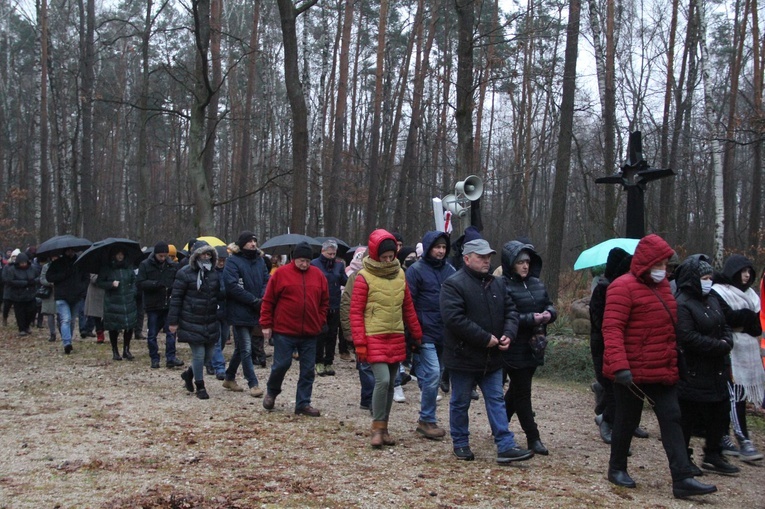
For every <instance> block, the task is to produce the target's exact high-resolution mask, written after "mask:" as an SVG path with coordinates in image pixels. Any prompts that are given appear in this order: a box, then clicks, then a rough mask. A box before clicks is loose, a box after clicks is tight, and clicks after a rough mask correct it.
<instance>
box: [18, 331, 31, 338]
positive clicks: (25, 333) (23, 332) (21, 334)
mask: <svg viewBox="0 0 765 509" xmlns="http://www.w3.org/2000/svg"><path fill="white" fill-rule="evenodd" d="M24 336H29V333H28V332H27V331H25V330H20V331H19V337H20V338H23V337H24Z"/></svg>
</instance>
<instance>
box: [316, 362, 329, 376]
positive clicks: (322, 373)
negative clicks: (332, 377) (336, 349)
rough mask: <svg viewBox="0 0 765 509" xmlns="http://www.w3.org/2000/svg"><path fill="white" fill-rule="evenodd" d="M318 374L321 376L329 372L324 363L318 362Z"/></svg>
mask: <svg viewBox="0 0 765 509" xmlns="http://www.w3.org/2000/svg"><path fill="white" fill-rule="evenodd" d="M316 374H317V375H319V376H324V375H326V374H327V373H326V372H325V371H324V364H316Z"/></svg>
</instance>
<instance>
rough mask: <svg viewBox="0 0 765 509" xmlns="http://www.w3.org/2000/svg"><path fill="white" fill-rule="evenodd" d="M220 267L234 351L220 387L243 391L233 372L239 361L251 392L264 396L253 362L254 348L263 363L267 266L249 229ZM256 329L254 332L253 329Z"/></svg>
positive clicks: (255, 238) (257, 395)
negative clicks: (262, 320)
mask: <svg viewBox="0 0 765 509" xmlns="http://www.w3.org/2000/svg"><path fill="white" fill-rule="evenodd" d="M231 248H232V253H231V256H229V258H228V260H226V265H225V266H224V267H223V287H224V288H225V290H226V318H227V320H228V323H229V325H231V326H232V327H233V329H234V353H233V354H231V359H230V360H229V363H228V368H227V369H226V380H225V381H224V382H223V387H225V388H226V389H228V390H230V391H235V392H242V391H243V389H242V388H241V387H240V386H239V384H237V383H236V372H237V370H238V369H239V365H240V364H241V365H242V374H243V375H244V378H245V380H247V386H248V387H249V391H250V396H252V397H253V398H259V397H261V396H263V389H261V388H260V387H259V383H258V377H257V376H256V375H255V369H254V365H253V362H252V357H253V352H255V353H256V357H259V358H261V359H262V361H263V363H264V364H265V362H266V359H265V350H264V346H263V343H264V340H263V335H262V334H263V332H262V331H261V330H260V328H259V327H258V320H259V319H260V312H261V311H260V309H261V304H262V302H263V295H264V293H265V291H266V285H267V284H268V279H269V277H270V276H269V275H268V269H266V262H265V261H264V260H263V256H262V253H261V251H260V250H259V249H258V239H257V237H255V234H254V233H253V232H251V231H243V232H242V233H240V234H239V239H238V240H237V241H236V244H235V245H232V246H231ZM255 332H257V334H256V333H255Z"/></svg>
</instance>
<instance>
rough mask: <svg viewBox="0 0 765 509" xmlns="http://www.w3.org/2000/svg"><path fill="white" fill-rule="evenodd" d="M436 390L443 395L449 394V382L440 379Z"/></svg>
mask: <svg viewBox="0 0 765 509" xmlns="http://www.w3.org/2000/svg"><path fill="white" fill-rule="evenodd" d="M438 388H439V389H441V392H443V393H444V394H449V382H447V381H446V380H444V379H441V381H440V382H438Z"/></svg>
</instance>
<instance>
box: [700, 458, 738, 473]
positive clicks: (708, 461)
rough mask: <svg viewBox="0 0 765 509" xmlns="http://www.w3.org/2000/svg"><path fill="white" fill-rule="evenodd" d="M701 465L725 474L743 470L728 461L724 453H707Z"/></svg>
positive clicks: (711, 470)
mask: <svg viewBox="0 0 765 509" xmlns="http://www.w3.org/2000/svg"><path fill="white" fill-rule="evenodd" d="M701 467H702V468H704V469H706V470H709V471H710V472H716V473H718V474H725V475H732V474H737V473H739V472H740V471H741V469H740V468H738V467H737V466H735V465H731V464H730V463H728V460H726V459H725V456H723V455H722V454H706V455H705V456H704V462H703V463H702V464H701Z"/></svg>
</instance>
